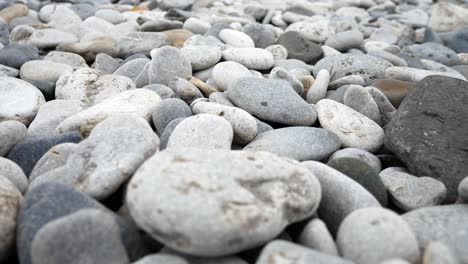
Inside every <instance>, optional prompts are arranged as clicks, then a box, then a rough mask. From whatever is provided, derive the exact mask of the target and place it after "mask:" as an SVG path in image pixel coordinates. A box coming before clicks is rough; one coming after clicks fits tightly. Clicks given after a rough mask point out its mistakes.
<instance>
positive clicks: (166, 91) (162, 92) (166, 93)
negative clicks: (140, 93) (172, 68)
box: [143, 84, 174, 99]
mask: <svg viewBox="0 0 468 264" xmlns="http://www.w3.org/2000/svg"><path fill="white" fill-rule="evenodd" d="M143 88H144V89H148V90H151V91H153V92H155V93H157V94H158V95H159V96H160V97H161V99H167V98H171V97H173V96H174V91H172V89H171V88H169V87H167V86H166V85H164V84H149V85H146V86H144V87H143Z"/></svg>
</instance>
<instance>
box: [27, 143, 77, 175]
mask: <svg viewBox="0 0 468 264" xmlns="http://www.w3.org/2000/svg"><path fill="white" fill-rule="evenodd" d="M78 146H79V145H78V144H77V143H62V144H58V145H55V146H53V147H52V148H50V149H49V150H48V151H47V152H46V153H45V154H44V155H43V156H42V157H41V159H40V160H38V161H37V163H36V165H34V168H33V170H32V171H31V174H30V175H29V178H28V179H29V182H30V183H32V182H33V181H34V180H35V179H36V178H37V177H39V176H41V175H42V174H45V173H47V172H49V171H51V170H54V169H57V168H60V167H62V166H64V165H65V164H67V160H68V157H70V155H71V154H72V153H73V152H74V151H76V150H77V149H78Z"/></svg>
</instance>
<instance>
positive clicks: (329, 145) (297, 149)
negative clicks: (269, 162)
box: [244, 127, 341, 161]
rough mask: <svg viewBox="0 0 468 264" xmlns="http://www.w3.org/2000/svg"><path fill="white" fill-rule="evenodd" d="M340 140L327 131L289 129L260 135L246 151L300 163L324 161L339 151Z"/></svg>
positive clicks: (299, 128) (302, 128)
mask: <svg viewBox="0 0 468 264" xmlns="http://www.w3.org/2000/svg"><path fill="white" fill-rule="evenodd" d="M340 146H341V141H340V139H339V138H338V137H337V136H336V135H335V134H333V133H332V132H329V131H327V130H325V129H321V128H314V127H287V128H280V129H275V130H272V131H267V132H264V133H262V134H261V135H258V136H257V137H256V138H255V139H254V140H253V141H252V142H251V143H250V144H248V145H247V146H246V147H245V148H244V150H249V151H268V152H271V153H274V154H277V155H280V156H285V157H288V158H292V159H295V160H299V161H304V160H323V159H326V158H327V157H328V156H330V154H331V153H333V152H335V151H337V150H338V149H339V148H340Z"/></svg>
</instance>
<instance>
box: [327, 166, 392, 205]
mask: <svg viewBox="0 0 468 264" xmlns="http://www.w3.org/2000/svg"><path fill="white" fill-rule="evenodd" d="M327 165H328V166H330V167H332V168H334V169H335V170H338V171H340V172H341V173H343V174H345V175H346V176H348V177H350V178H351V179H353V180H355V181H356V182H357V183H359V184H361V185H362V186H363V187H364V188H366V189H367V190H368V191H369V192H370V193H371V194H372V195H374V197H375V198H376V199H377V200H378V201H379V202H380V204H381V205H382V206H387V203H388V198H387V189H386V188H385V185H384V184H383V182H382V180H381V179H380V177H379V175H378V172H377V171H376V170H374V168H373V167H371V166H370V165H369V164H367V163H366V162H364V161H361V160H360V159H356V158H348V157H344V158H334V159H331V160H329V161H328V163H327Z"/></svg>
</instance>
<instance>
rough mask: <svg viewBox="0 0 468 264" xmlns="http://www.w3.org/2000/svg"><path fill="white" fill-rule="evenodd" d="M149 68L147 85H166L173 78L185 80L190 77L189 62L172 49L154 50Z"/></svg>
mask: <svg viewBox="0 0 468 264" xmlns="http://www.w3.org/2000/svg"><path fill="white" fill-rule="evenodd" d="M151 57H152V58H153V59H152V61H151V64H150V67H149V73H148V74H149V83H150V84H153V83H157V84H164V85H168V84H169V82H170V81H171V80H172V78H174V77H180V78H187V77H188V76H191V75H192V66H191V64H190V61H189V60H188V59H187V58H186V57H185V56H184V55H183V53H182V52H181V51H180V50H178V49H176V48H174V47H162V48H159V49H156V50H155V51H154V54H152V55H151Z"/></svg>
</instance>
